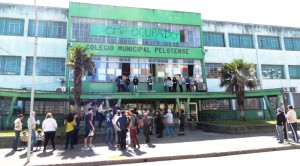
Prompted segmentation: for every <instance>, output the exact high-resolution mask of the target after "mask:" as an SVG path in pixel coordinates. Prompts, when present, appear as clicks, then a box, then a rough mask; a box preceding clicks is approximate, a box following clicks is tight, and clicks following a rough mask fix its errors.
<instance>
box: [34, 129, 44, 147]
mask: <svg viewBox="0 0 300 166" xmlns="http://www.w3.org/2000/svg"><path fill="white" fill-rule="evenodd" d="M37 133H38V134H37V137H36V149H35V150H36V151H38V148H39V150H41V147H42V142H43V140H44V135H43V134H42V129H38V130H37Z"/></svg>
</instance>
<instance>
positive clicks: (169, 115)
mask: <svg viewBox="0 0 300 166" xmlns="http://www.w3.org/2000/svg"><path fill="white" fill-rule="evenodd" d="M164 117H165V118H166V124H167V125H166V135H167V136H172V137H175V134H174V128H173V114H172V111H171V109H168V113H167V114H166V115H165V116H164Z"/></svg>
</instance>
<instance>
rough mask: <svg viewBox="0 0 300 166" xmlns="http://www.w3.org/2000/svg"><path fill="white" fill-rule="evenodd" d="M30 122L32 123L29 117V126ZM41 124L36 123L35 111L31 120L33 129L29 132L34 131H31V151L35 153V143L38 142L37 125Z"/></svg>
mask: <svg viewBox="0 0 300 166" xmlns="http://www.w3.org/2000/svg"><path fill="white" fill-rule="evenodd" d="M29 121H30V117H28V120H27V124H28V126H29ZM39 123H40V121H36V120H35V112H34V111H33V112H32V119H31V128H30V127H28V130H32V131H31V147H30V151H33V147H34V143H35V141H36V132H35V128H36V125H37V124H39Z"/></svg>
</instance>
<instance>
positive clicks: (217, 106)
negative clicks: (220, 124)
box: [201, 99, 230, 111]
mask: <svg viewBox="0 0 300 166" xmlns="http://www.w3.org/2000/svg"><path fill="white" fill-rule="evenodd" d="M229 103H230V100H228V99H227V100H226V99H223V100H222V99H220V100H216V99H207V100H202V101H201V108H202V109H203V110H208V111H210V110H230V104H229Z"/></svg>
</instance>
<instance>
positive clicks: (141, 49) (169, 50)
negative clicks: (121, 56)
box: [86, 44, 190, 55]
mask: <svg viewBox="0 0 300 166" xmlns="http://www.w3.org/2000/svg"><path fill="white" fill-rule="evenodd" d="M86 46H87V49H88V50H89V51H94V52H95V51H96V52H97V51H100V52H103V51H110V52H129V53H149V54H151V53H155V54H157V53H159V54H181V55H188V54H190V50H189V48H176V47H149V46H128V45H126V46H125V45H110V44H87V45H86Z"/></svg>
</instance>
